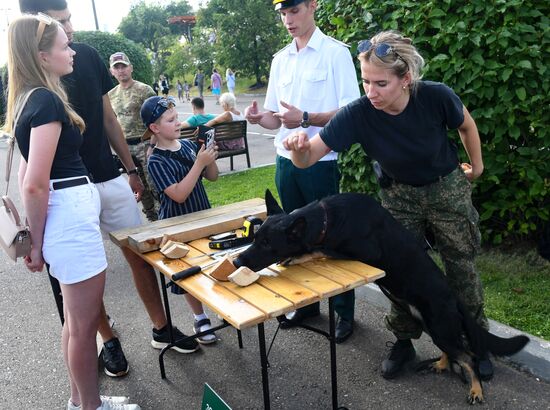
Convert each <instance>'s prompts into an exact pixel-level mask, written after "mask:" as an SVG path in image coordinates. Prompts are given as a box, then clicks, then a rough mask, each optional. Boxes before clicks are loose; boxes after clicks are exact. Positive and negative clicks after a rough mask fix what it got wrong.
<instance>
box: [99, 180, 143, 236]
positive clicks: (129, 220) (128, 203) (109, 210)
mask: <svg viewBox="0 0 550 410" xmlns="http://www.w3.org/2000/svg"><path fill="white" fill-rule="evenodd" d="M95 186H96V188H97V190H98V191H99V197H100V199H101V214H100V215H99V221H100V222H99V225H100V227H101V232H102V234H103V237H104V238H108V236H109V232H113V231H118V230H120V229H126V228H133V227H134V226H139V225H142V224H143V222H142V220H141V212H140V211H139V207H138V204H137V202H136V197H135V196H134V193H133V192H132V189H131V188H130V185H129V184H128V181H127V180H126V178H124V177H123V176H122V175H120V176H118V177H116V178H113V179H110V180H109V181H106V182H100V183H96V184H95Z"/></svg>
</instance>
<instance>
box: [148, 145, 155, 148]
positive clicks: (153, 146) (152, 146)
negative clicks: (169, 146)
mask: <svg viewBox="0 0 550 410" xmlns="http://www.w3.org/2000/svg"><path fill="white" fill-rule="evenodd" d="M149 146H150V147H151V148H155V147H156V146H157V144H149Z"/></svg>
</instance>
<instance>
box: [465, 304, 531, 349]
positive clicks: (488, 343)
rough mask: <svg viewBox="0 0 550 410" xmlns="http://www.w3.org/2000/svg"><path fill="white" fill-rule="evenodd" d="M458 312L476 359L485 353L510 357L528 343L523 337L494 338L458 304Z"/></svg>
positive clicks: (526, 338)
mask: <svg viewBox="0 0 550 410" xmlns="http://www.w3.org/2000/svg"><path fill="white" fill-rule="evenodd" d="M459 310H460V311H461V313H462V315H463V317H464V327H465V331H466V334H467V335H468V340H469V342H470V348H471V349H472V351H473V352H474V353H475V354H476V355H478V357H480V356H483V355H484V354H485V353H486V352H491V353H492V354H494V355H495V356H510V355H513V354H514V353H517V352H519V351H520V350H521V349H523V348H524V347H525V345H526V344H527V343H528V342H529V338H528V337H527V336H524V335H519V336H514V337H510V338H504V337H500V336H496V335H494V334H492V333H490V332H489V331H488V330H486V329H484V328H482V327H481V326H480V325H479V324H478V323H477V322H476V321H475V320H474V318H473V317H472V315H471V314H470V312H468V311H467V310H466V308H465V306H464V305H463V304H462V303H460V302H459Z"/></svg>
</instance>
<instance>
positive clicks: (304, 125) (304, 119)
mask: <svg viewBox="0 0 550 410" xmlns="http://www.w3.org/2000/svg"><path fill="white" fill-rule="evenodd" d="M310 125H311V124H310V123H309V114H308V113H307V111H304V113H303V114H302V121H301V122H300V127H302V128H307V127H309V126H310Z"/></svg>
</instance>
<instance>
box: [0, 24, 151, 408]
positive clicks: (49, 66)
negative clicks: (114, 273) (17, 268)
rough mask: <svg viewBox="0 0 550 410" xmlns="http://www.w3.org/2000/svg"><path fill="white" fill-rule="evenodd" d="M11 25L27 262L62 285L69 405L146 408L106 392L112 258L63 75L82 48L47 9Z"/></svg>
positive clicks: (11, 104) (12, 105)
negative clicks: (106, 302) (101, 361)
mask: <svg viewBox="0 0 550 410" xmlns="http://www.w3.org/2000/svg"><path fill="white" fill-rule="evenodd" d="M8 30H9V31H8V69H9V83H8V87H9V90H10V92H9V95H8V111H7V121H6V126H7V129H8V132H11V133H15V135H13V136H14V137H15V138H16V139H17V143H18V146H19V149H20V151H21V155H22V158H21V161H20V166H19V189H20V193H21V197H22V200H23V204H24V206H25V211H26V214H27V220H28V223H29V228H30V234H31V238H32V247H31V251H30V254H29V255H27V256H25V258H24V261H25V265H26V266H27V268H28V269H29V270H30V271H31V272H40V271H42V270H43V269H44V264H45V263H47V264H48V265H49V270H50V273H51V275H52V276H53V277H55V278H56V279H57V280H58V281H59V283H60V284H61V291H62V293H63V297H64V314H65V315H64V316H65V322H64V324H63V332H62V347H63V357H64V359H65V364H66V366H67V370H68V375H69V381H70V392H71V393H70V394H71V397H70V398H69V401H68V403H67V406H68V408H69V409H73V408H78V409H83V410H90V409H112V408H115V407H116V408H118V409H121V410H123V409H124V410H133V409H139V408H140V407H139V406H138V405H135V404H132V405H130V404H128V398H127V397H100V395H99V384H98V363H97V350H96V349H97V348H96V333H97V330H98V326H99V321H100V317H101V306H102V300H103V290H104V287H105V270H106V268H107V258H106V256H105V249H104V247H103V241H102V238H101V234H100V230H99V213H100V209H101V204H100V197H99V193H98V190H97V188H96V187H95V185H94V184H93V183H91V181H90V178H89V176H88V170H87V169H86V166H85V165H84V162H83V161H82V158H81V157H80V155H79V149H80V147H81V145H82V143H83V140H84V139H83V136H82V132H83V131H84V129H85V124H84V120H83V119H82V118H81V117H80V116H79V115H78V114H77V113H76V112H75V111H74V109H73V108H72V107H71V106H70V105H69V102H68V99H67V95H66V93H65V90H64V89H63V86H62V85H61V77H62V76H64V75H67V74H69V73H71V72H72V71H73V57H74V55H75V52H74V51H73V50H72V49H71V48H70V47H69V39H68V38H67V35H66V34H65V31H64V30H63V28H62V27H61V25H59V24H58V23H57V22H56V21H55V20H54V19H52V18H51V17H49V16H47V15H45V14H39V15H37V16H25V17H21V18H19V19H17V20H15V21H13V22H11V24H10V26H9V29H8ZM38 407H41V406H38Z"/></svg>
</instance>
